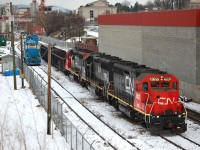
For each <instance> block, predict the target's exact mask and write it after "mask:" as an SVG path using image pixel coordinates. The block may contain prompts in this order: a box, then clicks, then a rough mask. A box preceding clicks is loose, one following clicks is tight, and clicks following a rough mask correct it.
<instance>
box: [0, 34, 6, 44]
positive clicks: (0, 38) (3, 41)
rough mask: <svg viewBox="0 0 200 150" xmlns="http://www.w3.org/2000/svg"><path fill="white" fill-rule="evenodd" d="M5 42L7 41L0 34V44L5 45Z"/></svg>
mask: <svg viewBox="0 0 200 150" xmlns="http://www.w3.org/2000/svg"><path fill="white" fill-rule="evenodd" d="M6 42H7V41H6V39H5V38H4V37H1V36H0V46H6V45H7V44H6Z"/></svg>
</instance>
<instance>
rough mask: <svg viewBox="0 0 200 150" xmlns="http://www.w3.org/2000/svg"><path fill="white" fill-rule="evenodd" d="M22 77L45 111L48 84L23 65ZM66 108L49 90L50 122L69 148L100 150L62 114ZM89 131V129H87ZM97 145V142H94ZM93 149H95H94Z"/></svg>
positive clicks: (74, 149)
mask: <svg viewBox="0 0 200 150" xmlns="http://www.w3.org/2000/svg"><path fill="white" fill-rule="evenodd" d="M24 76H25V79H26V80H27V82H28V83H29V85H30V88H31V89H32V91H33V94H34V95H36V97H37V99H38V100H39V102H40V104H41V106H42V107H44V109H45V110H46V111H47V108H48V97H47V88H48V84H47V82H46V81H45V80H44V79H43V77H42V76H41V75H39V74H38V73H37V72H36V71H35V70H34V69H33V68H32V67H29V66H27V65H26V64H24ZM64 106H65V107H66V104H65V103H64V101H63V99H62V98H61V97H60V96H59V95H58V94H57V93H56V91H54V90H53V89H51V113H52V120H53V122H54V123H55V125H56V127H57V128H58V129H59V130H60V132H61V134H62V135H63V136H64V138H65V139H66V141H67V143H68V144H69V145H70V146H71V149H73V150H97V149H102V148H101V147H98V146H97V145H95V142H96V141H95V140H91V138H90V139H87V137H88V136H87V135H86V133H87V132H88V131H86V132H85V133H83V131H79V130H80V129H79V130H78V127H76V126H75V125H74V124H73V123H72V122H71V121H70V119H69V118H68V117H67V116H66V115H65V114H64V113H63V108H64ZM88 130H90V131H91V129H89V128H88ZM96 143H98V142H96ZM94 147H95V148H94Z"/></svg>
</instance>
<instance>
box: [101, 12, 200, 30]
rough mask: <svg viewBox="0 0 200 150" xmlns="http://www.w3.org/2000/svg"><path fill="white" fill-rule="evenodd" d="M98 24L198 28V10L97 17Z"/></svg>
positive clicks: (199, 25)
mask: <svg viewBox="0 0 200 150" xmlns="http://www.w3.org/2000/svg"><path fill="white" fill-rule="evenodd" d="M98 24H99V25H127V26H175V27H200V9H187V10H170V11H152V12H137V13H124V14H106V15H99V17H98Z"/></svg>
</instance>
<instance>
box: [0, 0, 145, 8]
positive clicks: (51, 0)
mask: <svg viewBox="0 0 200 150" xmlns="http://www.w3.org/2000/svg"><path fill="white" fill-rule="evenodd" d="M10 1H12V2H13V4H30V3H31V1H32V0H0V3H1V4H3V3H6V2H10ZM37 1H38V2H39V3H40V0H37ZM45 1H46V5H57V6H62V7H64V8H68V9H72V10H73V9H77V8H78V7H79V6H81V5H86V4H87V3H90V2H93V1H96V0H45ZM107 1H108V2H109V3H110V4H115V3H117V2H120V3H121V2H123V1H124V0H107ZM128 1H129V2H131V4H132V5H134V4H135V2H136V1H138V3H141V4H144V3H146V2H147V1H148V0H128Z"/></svg>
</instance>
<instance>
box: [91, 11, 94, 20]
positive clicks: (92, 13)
mask: <svg viewBox="0 0 200 150" xmlns="http://www.w3.org/2000/svg"><path fill="white" fill-rule="evenodd" d="M90 18H94V11H93V10H90Z"/></svg>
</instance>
